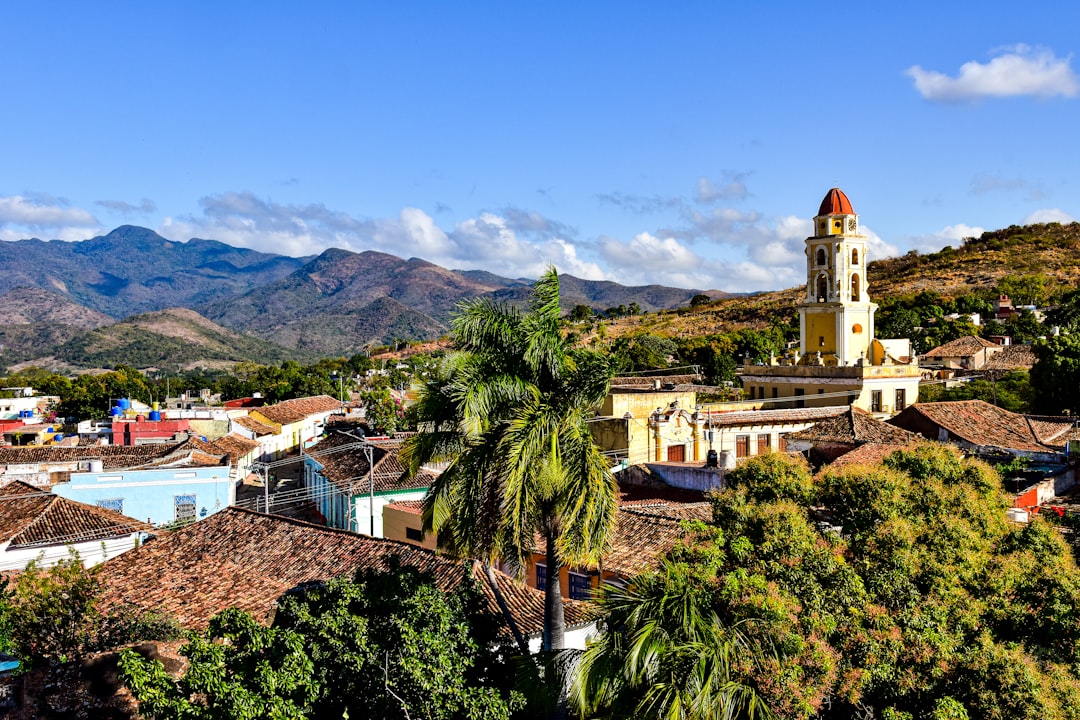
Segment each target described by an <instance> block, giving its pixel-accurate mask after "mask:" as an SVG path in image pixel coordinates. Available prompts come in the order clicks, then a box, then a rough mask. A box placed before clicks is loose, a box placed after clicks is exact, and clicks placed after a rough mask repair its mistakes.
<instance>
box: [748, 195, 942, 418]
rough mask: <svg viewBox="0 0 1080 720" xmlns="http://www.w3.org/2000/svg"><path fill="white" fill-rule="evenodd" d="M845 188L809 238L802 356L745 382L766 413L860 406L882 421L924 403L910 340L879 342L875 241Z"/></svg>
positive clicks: (761, 369)
mask: <svg viewBox="0 0 1080 720" xmlns="http://www.w3.org/2000/svg"><path fill="white" fill-rule="evenodd" d="M859 230H860V227H859V216H858V215H856V214H855V211H854V210H853V209H852V206H851V201H850V200H848V197H847V195H845V194H844V193H843V191H841V190H840V189H839V188H833V189H832V190H830V191H829V192H828V193H827V194H826V195H825V199H824V200H822V201H821V207H820V208H819V209H818V214H817V216H816V217H815V218H814V233H815V234H814V235H812V236H810V237H808V238H807V239H806V295H805V296H804V297H803V300H802V302H801V303H799V306H798V311H799V351H798V352H797V353H794V354H792V355H790V356H788V357H784V358H779V359H778V358H771V359H770V361H769V363H768V364H767V365H761V366H747V367H745V368H743V372H742V373H741V374H740V378H741V379H742V382H743V387H744V388H745V390H746V392H747V394H748V395H749V396H750V399H751V400H758V401H764V406H765V407H774V408H783V407H789V408H790V407H795V408H803V407H824V406H828V405H848V404H851V405H855V406H856V407H859V408H862V409H863V410H866V411H868V412H871V413H873V414H874V415H876V416H879V417H888V416H891V415H895V414H896V413H898V412H900V411H901V410H903V409H904V408H905V407H907V406H908V405H910V404H912V403H915V402H917V401H918V398H919V379H920V377H921V376H920V372H919V365H918V358H916V357H915V356H914V354H913V353H912V351H911V343H910V341H908V340H878V339H876V338H874V313H875V311H876V310H877V305H876V304H874V303H873V302H871V300H870V295H869V292H868V288H867V284H866V276H867V272H866V268H867V261H868V258H867V242H868V241H867V237H866V236H865V235H862V234H860V232H859Z"/></svg>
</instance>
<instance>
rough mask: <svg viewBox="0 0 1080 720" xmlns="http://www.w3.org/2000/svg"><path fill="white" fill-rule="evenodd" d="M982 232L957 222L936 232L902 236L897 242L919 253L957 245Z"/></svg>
mask: <svg viewBox="0 0 1080 720" xmlns="http://www.w3.org/2000/svg"><path fill="white" fill-rule="evenodd" d="M984 232H986V230H985V229H984V228H981V227H978V226H974V225H965V224H964V223H957V224H956V225H948V226H946V227H944V228H942V229H941V230H938V231H937V232H934V233H929V234H927V235H915V236H911V237H906V238H902V239H901V240H899V241H898V242H899V243H900V245H901V246H902V247H907V248H911V249H913V250H918V251H919V252H921V253H935V252H937V251H938V250H941V249H942V248H943V247H945V246H946V245H951V246H952V247H958V246H959V245H961V244H962V243H963V241H964V239H965V238H969V237H974V238H977V237H980V236H981V235H982V234H983V233H984ZM892 254H893V255H896V254H899V250H896V251H895V252H893V253H892Z"/></svg>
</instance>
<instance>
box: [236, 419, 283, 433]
mask: <svg viewBox="0 0 1080 720" xmlns="http://www.w3.org/2000/svg"><path fill="white" fill-rule="evenodd" d="M233 421H234V422H235V423H236V424H237V425H239V426H240V427H242V428H245V429H246V430H250V431H251V432H253V433H255V435H256V436H260V435H273V434H274V433H275V432H276V431H275V430H274V428H272V427H271V426H269V425H267V424H266V423H261V422H259V421H258V420H256V419H255V418H253V417H251V416H249V415H242V416H240V417H238V418H234V420H233Z"/></svg>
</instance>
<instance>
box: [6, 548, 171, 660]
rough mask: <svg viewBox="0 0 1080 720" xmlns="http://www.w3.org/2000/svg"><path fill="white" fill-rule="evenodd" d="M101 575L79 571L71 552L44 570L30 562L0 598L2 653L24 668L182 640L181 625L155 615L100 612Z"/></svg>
mask: <svg viewBox="0 0 1080 720" xmlns="http://www.w3.org/2000/svg"><path fill="white" fill-rule="evenodd" d="M99 573H100V571H99V570H98V567H94V568H89V569H88V568H85V567H83V564H82V561H81V560H80V559H79V556H78V554H77V553H74V552H73V553H72V555H71V557H69V558H65V559H63V560H61V561H60V562H58V563H57V564H56V565H53V566H51V567H47V568H46V567H41V566H40V565H38V563H37V562H31V563H30V564H29V565H28V566H27V567H26V570H25V571H23V572H21V573H19V574H18V575H17V576H16V577H15V578H14V580H12V581H10V582H9V583H8V584H6V586H5V587H4V588H3V592H2V594H0V651H4V652H10V653H11V654H12V655H14V656H15V657H18V658H19V659H20V660H21V661H22V663H23V669H27V668H31V667H34V666H37V665H40V664H42V663H62V662H70V661H72V660H75V659H78V658H80V657H82V656H83V655H85V654H86V653H89V652H95V651H98V650H106V649H111V648H114V647H117V646H119V645H123V644H125V643H130V642H134V641H137V640H165V639H172V638H176V637H179V636H180V633H181V631H180V628H179V626H178V625H176V623H175V622H173V621H171V620H170V619H168V618H166V617H165V616H163V615H160V614H158V613H151V612H146V611H143V610H139V609H137V608H134V607H130V606H120V607H114V608H112V609H110V610H109V611H108V612H103V611H102V610H101V608H100V601H101V593H102V590H103V586H102V582H101V579H100V575H99Z"/></svg>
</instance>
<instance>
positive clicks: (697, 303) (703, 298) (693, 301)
mask: <svg viewBox="0 0 1080 720" xmlns="http://www.w3.org/2000/svg"><path fill="white" fill-rule="evenodd" d="M711 302H712V298H711V297H709V296H708V295H706V294H704V293H698V294H697V295H695V296H694V297H692V298H690V307H701V306H702V305H708V304H709V303H711Z"/></svg>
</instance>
